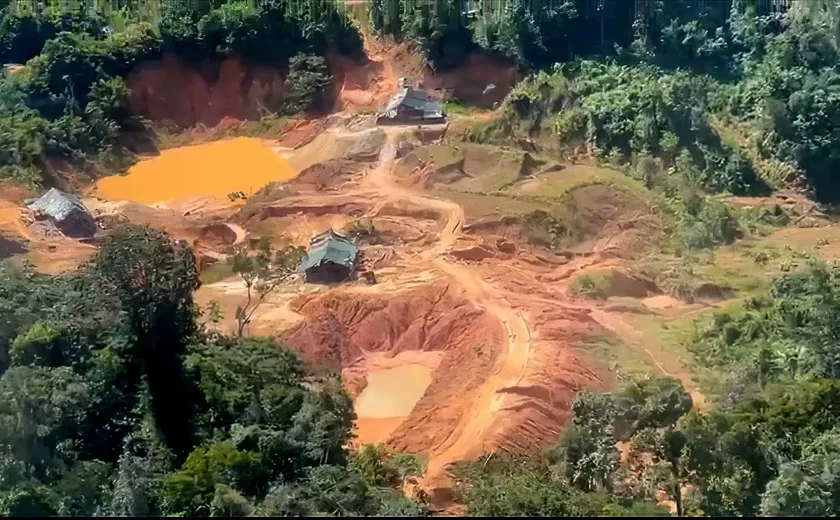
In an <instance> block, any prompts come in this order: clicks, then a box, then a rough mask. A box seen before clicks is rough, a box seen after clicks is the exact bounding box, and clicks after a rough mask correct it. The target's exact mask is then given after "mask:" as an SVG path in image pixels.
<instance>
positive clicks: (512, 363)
mask: <svg viewBox="0 0 840 520" xmlns="http://www.w3.org/2000/svg"><path fill="white" fill-rule="evenodd" d="M389 137H390V136H389ZM389 141H392V139H389ZM392 142H393V141H392ZM381 159H383V161H381V165H380V166H379V167H377V168H375V169H374V170H372V171H371V172H370V173H369V174H368V175H367V177H366V179H365V181H364V182H363V183H362V189H363V190H365V189H369V190H371V191H372V192H375V193H376V195H377V196H380V197H382V196H384V197H385V200H383V201H381V202H380V203H379V204H378V206H377V208H378V209H381V208H382V207H383V206H384V205H385V204H388V203H393V202H394V201H395V200H396V201H402V202H406V203H410V204H411V205H413V206H418V207H422V208H425V209H428V210H431V211H434V212H437V213H438V214H440V216H441V220H444V223H443V227H442V229H441V231H440V235H439V239H438V242H437V244H435V245H434V246H432V247H430V248H428V249H426V250H425V251H423V252H422V253H421V254H420V255H418V256H419V258H418V261H419V262H421V263H427V262H431V264H432V265H433V266H434V267H435V268H436V269H438V270H439V271H441V272H442V273H444V274H445V275H446V276H447V277H449V278H450V279H451V281H452V282H453V283H455V284H456V285H458V286H460V287H461V288H462V289H463V290H464V294H465V296H466V297H467V299H469V300H470V301H471V302H472V303H473V304H475V305H476V306H477V307H479V308H481V309H483V310H484V312H487V313H489V314H491V315H493V316H494V317H495V318H496V319H497V320H498V321H499V322H500V323H501V324H502V325H503V326H504V328H505V330H506V331H507V339H508V345H507V349H506V351H505V352H504V353H503V355H502V356H500V359H499V361H498V363H497V366H496V368H495V370H494V372H493V373H492V375H491V376H490V377H489V378H488V379H487V380H486V381H485V382H484V384H483V385H482V386H481V388H480V389H479V391H478V392H477V394H476V395H475V396H474V397H473V399H472V404H471V405H470V406H469V407H468V409H469V410H470V412H469V413H468V414H466V415H465V416H464V417H462V418H461V420H460V422H459V424H458V426H457V427H456V428H455V430H454V431H453V432H452V434H450V435H449V437H448V438H447V439H446V440H445V441H444V442H443V443H441V444H440V445H439V446H437V447H435V448H434V449H433V450H432V452H431V453H429V459H428V466H427V471H426V476H425V480H424V486H425V487H427V488H436V487H445V486H446V485H447V484H448V480H449V479H448V476H447V475H446V469H447V467H448V466H449V465H450V464H452V463H455V462H458V461H462V460H468V459H470V458H472V457H475V456H478V455H480V454H481V453H482V452H483V451H484V447H485V443H484V441H485V436H486V434H487V432H488V431H489V429H490V427H491V426H492V425H493V422H494V420H495V418H496V414H497V412H499V411H500V410H503V409H504V408H505V400H506V399H507V398H509V397H510V395H511V394H509V393H505V392H503V390H507V389H510V388H512V387H516V386H517V385H519V384H520V383H521V381H522V378H523V377H524V376H525V370H526V368H527V366H528V360H529V356H530V352H531V341H530V337H531V334H530V330H529V328H528V323H527V321H526V319H525V317H524V316H523V315H522V314H521V313H519V312H517V311H515V310H514V309H513V307H511V305H510V303H509V302H508V301H507V300H506V299H505V298H504V297H502V296H501V295H500V294H499V292H498V291H497V290H496V289H495V288H494V287H492V286H491V285H490V284H488V283H487V282H486V281H485V280H484V279H483V278H482V276H481V274H480V268H479V267H478V266H467V265H462V264H456V263H453V262H451V261H449V260H447V257H446V254H447V253H448V252H449V251H450V250H451V248H452V246H453V245H454V244H455V243H456V242H457V241H458V239H459V238H460V237H461V234H462V228H463V225H464V210H463V208H462V207H461V206H460V205H458V204H456V203H454V202H450V201H445V200H439V199H433V198H429V197H425V196H422V195H418V194H417V193H415V192H412V191H411V190H409V189H407V188H404V187H402V186H399V185H397V184H396V183H395V182H394V181H393V178H392V177H391V169H390V163H389V161H390V160H392V159H393V157H391V156H390V154H389V152H388V147H386V148H385V149H383V155H382V156H381ZM376 211H377V209H375V210H374V213H376Z"/></svg>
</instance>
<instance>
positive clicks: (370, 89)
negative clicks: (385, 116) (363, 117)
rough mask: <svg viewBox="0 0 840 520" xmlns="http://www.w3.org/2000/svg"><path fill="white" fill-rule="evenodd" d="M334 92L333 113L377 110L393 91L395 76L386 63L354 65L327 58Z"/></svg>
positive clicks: (340, 59) (343, 59) (376, 62)
mask: <svg viewBox="0 0 840 520" xmlns="http://www.w3.org/2000/svg"><path fill="white" fill-rule="evenodd" d="M330 72H331V73H332V74H333V88H334V89H335V100H336V103H335V110H337V111H338V110H345V111H349V112H358V111H362V110H376V109H379V108H380V107H381V106H382V105H384V104H385V102H386V101H387V100H388V98H390V97H391V96H392V95H394V93H395V92H396V91H397V76H396V74H395V73H394V70H393V69H392V68H391V64H390V63H389V62H388V61H376V60H368V61H367V62H366V63H364V64H359V63H356V62H354V61H352V60H349V59H347V58H344V57H342V56H331V57H330Z"/></svg>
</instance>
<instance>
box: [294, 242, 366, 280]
mask: <svg viewBox="0 0 840 520" xmlns="http://www.w3.org/2000/svg"><path fill="white" fill-rule="evenodd" d="M358 257H359V248H358V247H356V245H355V244H354V243H353V242H352V241H351V240H350V239H349V238H347V237H345V236H344V235H340V234H338V233H336V232H335V231H333V230H332V229H330V230H327V231H325V232H323V233H320V234H318V235H315V236H314V237H312V240H310V242H309V252H308V253H307V254H306V258H304V259H303V262H301V264H300V270H301V271H303V273H304V278H305V279H306V281H307V282H309V283H330V282H343V281H345V280H348V279H349V278H350V276H351V275H352V274H353V271H354V270H355V269H356V262H357V260H358Z"/></svg>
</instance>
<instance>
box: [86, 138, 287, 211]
mask: <svg viewBox="0 0 840 520" xmlns="http://www.w3.org/2000/svg"><path fill="white" fill-rule="evenodd" d="M295 175H297V172H296V171H295V170H294V168H292V167H291V166H290V165H289V163H288V162H286V161H285V160H284V159H282V158H281V157H278V156H277V154H275V153H274V151H272V150H271V148H269V147H267V146H265V145H263V143H262V142H261V141H260V140H259V139H252V138H247V137H238V138H236V139H231V140H226V141H215V142H212V143H207V144H202V145H196V146H186V147H183V148H174V149H172V150H164V151H163V152H162V153H161V154H160V155H159V156H158V157H155V158H153V159H149V160H146V161H143V162H140V163H138V164H136V165H134V166H132V167H131V169H130V170H129V171H128V174H127V175H114V176H111V177H106V178H104V179H100V181H99V182H97V183H96V189H97V194H98V195H99V196H100V197H103V198H106V199H109V200H131V201H134V202H139V203H141V204H155V203H159V202H164V201H168V200H186V199H192V198H196V197H208V196H209V197H217V198H219V199H222V200H227V195H228V194H229V193H231V192H234V191H242V192H244V193H245V194H246V195H251V194H253V193H256V192H257V191H258V190H259V189H260V188H262V187H263V186H265V185H266V184H268V183H269V182H272V181H284V180H287V179H291V178H292V177H294V176H295Z"/></svg>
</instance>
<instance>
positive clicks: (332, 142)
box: [289, 128, 387, 171]
mask: <svg viewBox="0 0 840 520" xmlns="http://www.w3.org/2000/svg"><path fill="white" fill-rule="evenodd" d="M386 140H387V136H386V135H385V131H383V130H382V129H381V128H371V129H368V130H365V131H362V132H355V133H342V132H335V131H327V132H322V133H321V134H319V135H318V137H316V138H315V139H314V140H312V142H310V143H309V144H307V145H305V146H302V147H300V148H298V149H297V150H296V151H295V152H294V153H293V154H291V155H290V156H289V164H290V165H291V166H292V167H293V168H294V169H295V170H297V171H302V170H305V169H307V168H309V167H310V166H313V165H315V164H317V163H321V162H325V161H329V160H331V159H347V160H350V161H360V162H373V161H376V160H378V159H379V152H380V150H381V149H382V146H384V145H385V141H386Z"/></svg>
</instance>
